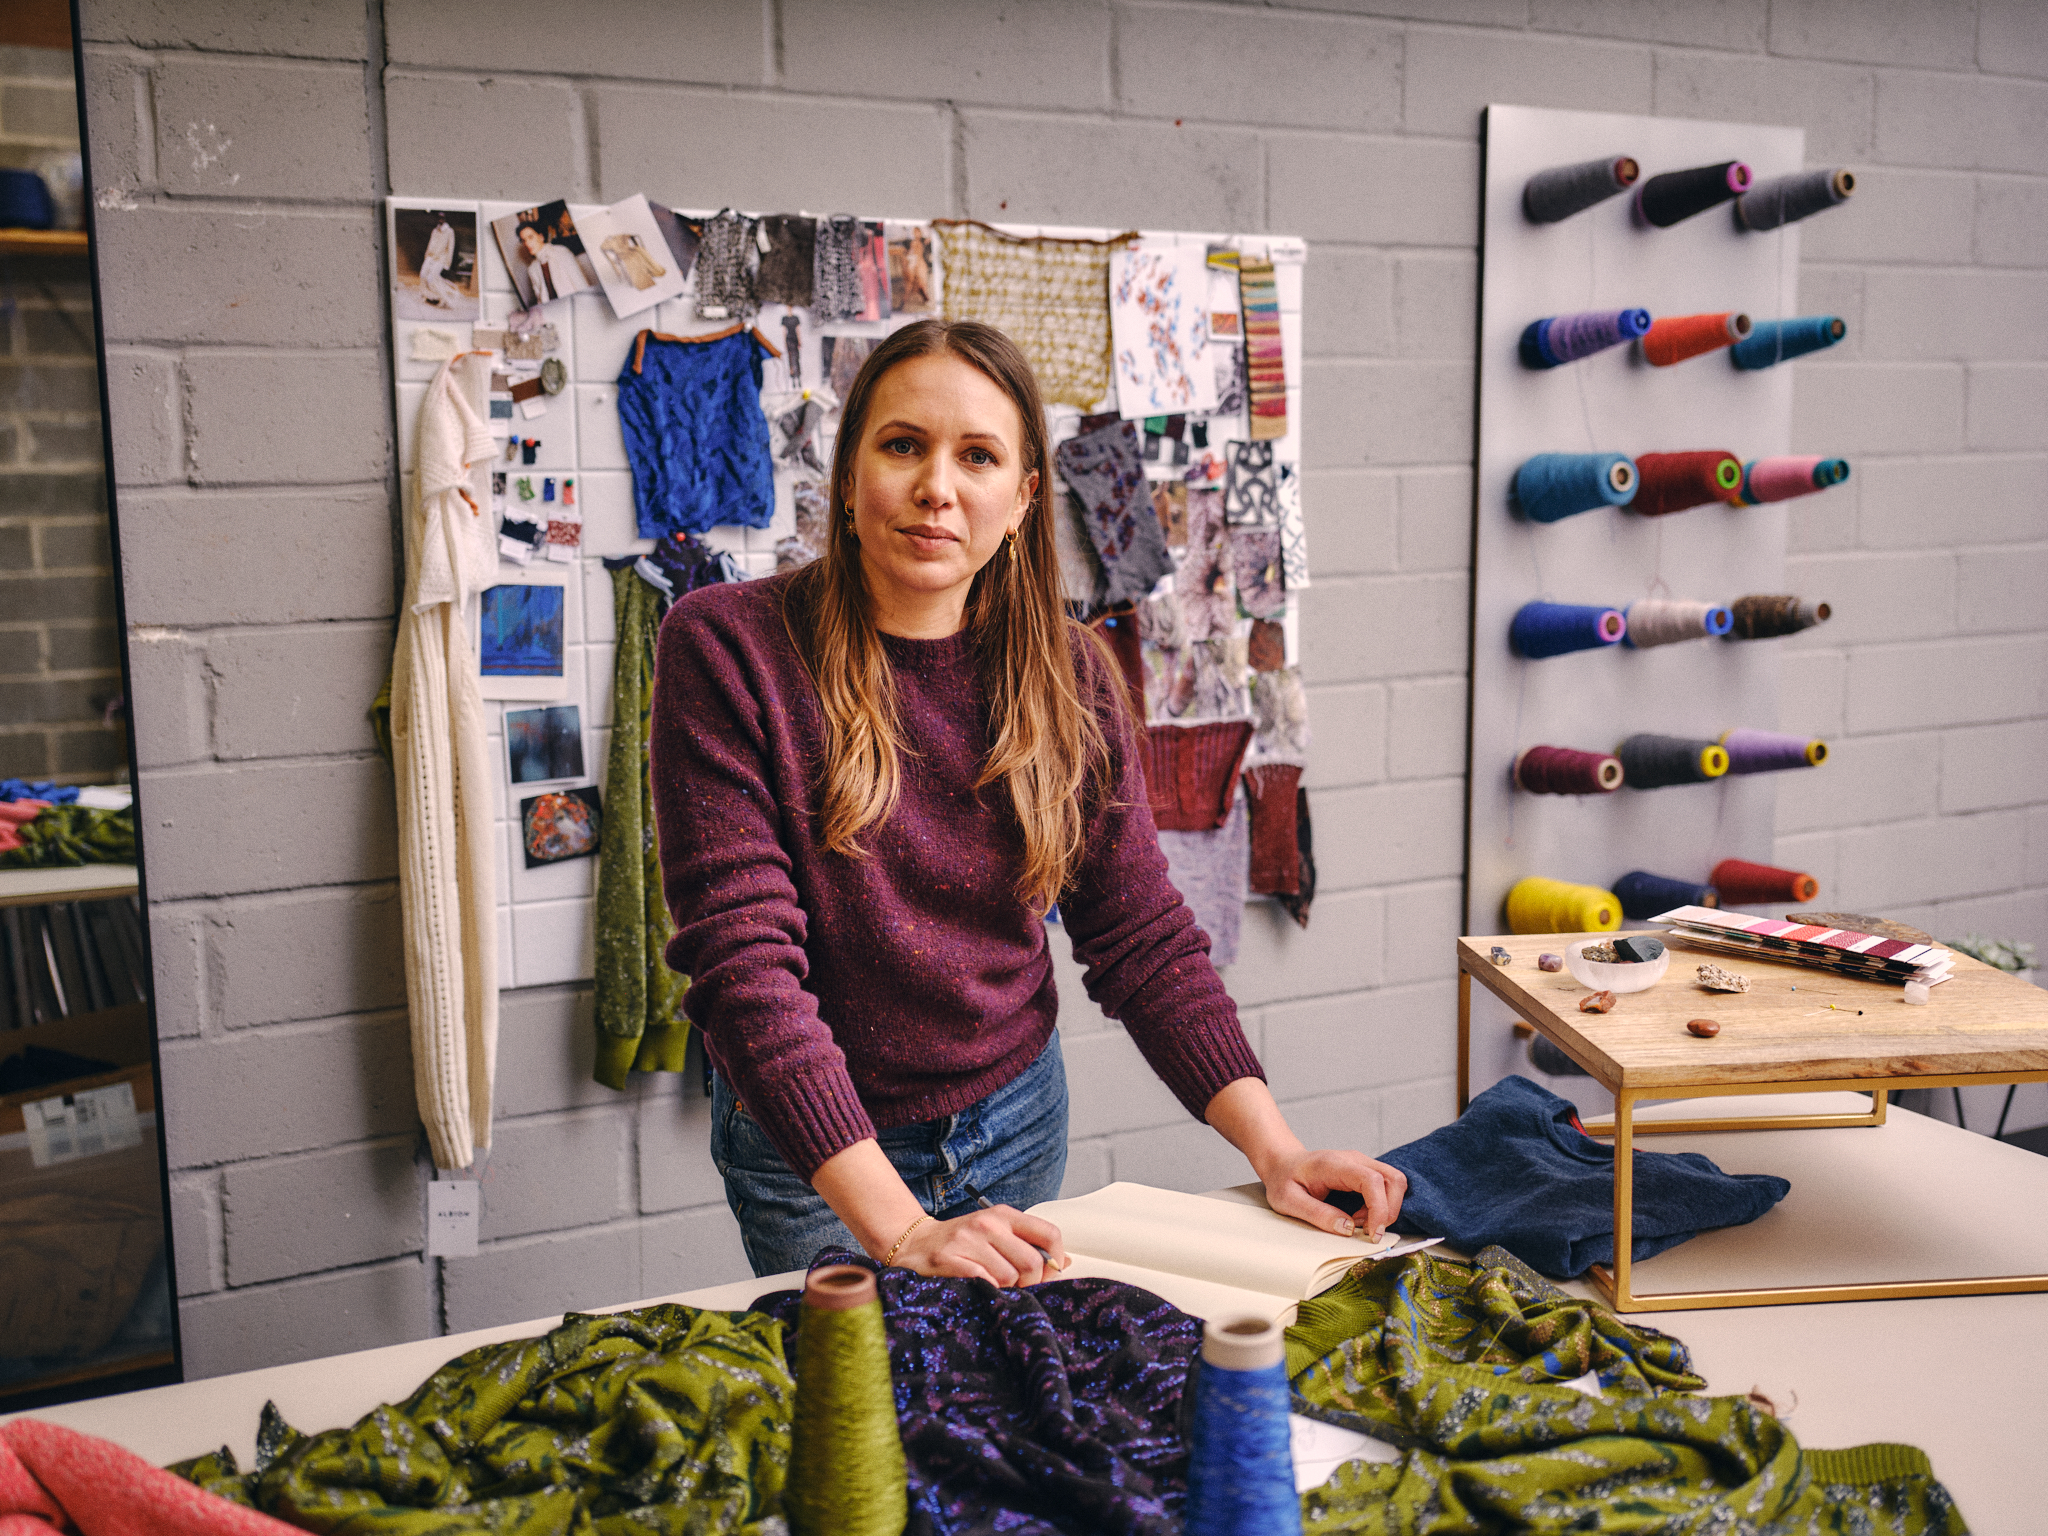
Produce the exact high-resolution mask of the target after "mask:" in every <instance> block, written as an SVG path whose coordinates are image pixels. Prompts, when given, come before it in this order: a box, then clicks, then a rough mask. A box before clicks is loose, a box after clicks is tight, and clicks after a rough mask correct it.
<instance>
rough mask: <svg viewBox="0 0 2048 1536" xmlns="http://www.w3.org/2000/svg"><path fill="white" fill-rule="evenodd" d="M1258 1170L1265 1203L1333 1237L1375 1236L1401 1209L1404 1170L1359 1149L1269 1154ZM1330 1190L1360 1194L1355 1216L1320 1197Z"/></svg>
mask: <svg viewBox="0 0 2048 1536" xmlns="http://www.w3.org/2000/svg"><path fill="white" fill-rule="evenodd" d="M1263 1173H1264V1183H1265V1186H1266V1203H1267V1204H1268V1205H1270V1206H1271V1207H1272V1208H1273V1209H1274V1210H1276V1211H1278V1212H1280V1214H1281V1215H1283V1216H1295V1217H1299V1218H1300V1219H1301V1220H1303V1221H1305V1222H1307V1223H1308V1224H1309V1225H1310V1226H1312V1227H1317V1228H1320V1229H1321V1230H1322V1231H1325V1232H1334V1233H1336V1234H1337V1236H1339V1237H1360V1238H1374V1239H1377V1238H1378V1237H1379V1236H1380V1234H1382V1233H1383V1232H1385V1231H1386V1229H1387V1226H1388V1224H1389V1223H1391V1222H1392V1221H1393V1220H1394V1218H1395V1217H1397V1216H1399V1215H1400V1214H1401V1197H1402V1196H1403V1195H1404V1194H1406V1193H1407V1192H1408V1178H1407V1175H1405V1174H1404V1173H1402V1172H1401V1170H1400V1169H1398V1168H1390V1167H1388V1166H1387V1165H1386V1164H1385V1163H1376V1162H1374V1161H1373V1160H1372V1159H1371V1158H1369V1157H1367V1156H1366V1155H1365V1154H1364V1153H1363V1152H1311V1151H1307V1150H1303V1151H1299V1152H1294V1153H1291V1154H1286V1155H1283V1156H1281V1157H1277V1158H1274V1159H1273V1160H1272V1161H1271V1162H1269V1163H1268V1164H1267V1166H1266V1167H1265V1169H1264V1170H1263ZM1336 1190H1350V1191H1352V1192H1353V1193H1354V1194H1357V1195H1359V1196H1360V1197H1362V1198H1363V1199H1364V1201H1365V1204H1364V1205H1362V1206H1360V1207H1359V1210H1358V1214H1357V1215H1356V1216H1355V1217H1354V1216H1347V1215H1345V1214H1344V1212H1343V1211H1342V1210H1340V1209H1339V1208H1338V1207H1336V1206H1334V1205H1331V1204H1330V1203H1329V1202H1328V1201H1327V1200H1325V1199H1324V1196H1326V1195H1328V1194H1330V1193H1332V1192H1333V1191H1336Z"/></svg>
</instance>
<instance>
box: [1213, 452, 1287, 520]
mask: <svg viewBox="0 0 2048 1536" xmlns="http://www.w3.org/2000/svg"><path fill="white" fill-rule="evenodd" d="M1225 453H1226V455H1227V457H1228V458H1229V461H1230V470H1229V477H1228V478H1227V479H1226V480H1225V481H1224V483H1223V517H1224V520H1225V521H1226V522H1228V523H1229V524H1231V526H1233V527H1245V526H1250V525H1258V526H1263V525H1265V524H1268V523H1277V522H1279V521H1280V476H1279V471H1278V469H1277V468H1276V467H1275V465H1274V463H1273V445H1272V444H1271V443H1232V444H1230V446H1229V447H1228V448H1227V449H1226V450H1225Z"/></svg>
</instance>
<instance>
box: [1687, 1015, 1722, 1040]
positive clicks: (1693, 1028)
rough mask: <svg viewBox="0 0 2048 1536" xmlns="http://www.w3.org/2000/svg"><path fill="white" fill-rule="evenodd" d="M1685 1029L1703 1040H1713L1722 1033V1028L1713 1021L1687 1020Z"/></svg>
mask: <svg viewBox="0 0 2048 1536" xmlns="http://www.w3.org/2000/svg"><path fill="white" fill-rule="evenodd" d="M1685 1027H1686V1030H1687V1031H1688V1032H1689V1033H1691V1034H1695V1035H1698V1036H1699V1037H1700V1038H1701V1039H1702V1040H1711V1039H1713V1038H1714V1036H1716V1035H1718V1034H1719V1033H1721V1026H1720V1025H1718V1024H1716V1023H1715V1022H1714V1021H1713V1020H1712V1019H1687V1020H1686V1021H1685Z"/></svg>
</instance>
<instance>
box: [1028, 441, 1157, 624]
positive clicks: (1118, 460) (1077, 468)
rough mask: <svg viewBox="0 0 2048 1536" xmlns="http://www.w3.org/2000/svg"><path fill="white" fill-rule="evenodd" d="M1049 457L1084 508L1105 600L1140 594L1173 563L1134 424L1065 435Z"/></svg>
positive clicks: (1126, 599) (1134, 598)
mask: <svg viewBox="0 0 2048 1536" xmlns="http://www.w3.org/2000/svg"><path fill="white" fill-rule="evenodd" d="M1053 458H1054V460H1055V462H1056V463H1057V464H1058V465H1059V471H1060V477H1061V478H1062V479H1063V480H1065V481H1066V482H1067V486H1068V488H1069V489H1070V490H1072V491H1073V493H1074V494H1075V495H1076V496H1078V497H1079V498H1080V500H1081V505H1082V506H1083V507H1084V508H1086V509H1087V513H1088V533H1089V537H1090V538H1091V539H1093V540H1094V543H1095V552H1096V554H1097V555H1098V556H1100V557H1101V560H1102V566H1103V572H1104V574H1105V575H1106V576H1107V577H1108V580H1109V590H1108V592H1107V594H1106V598H1107V601H1109V602H1111V603H1120V602H1125V601H1136V600H1137V599H1139V598H1142V597H1144V596H1145V595H1146V594H1147V593H1149V592H1150V591H1151V590H1152V588H1153V587H1154V586H1156V585H1158V582H1159V578H1160V577H1161V576H1164V575H1165V574H1166V573H1167V571H1168V570H1169V569H1171V565H1170V563H1169V561H1168V560H1167V557H1166V539H1165V536H1164V535H1163V534H1161V533H1160V531H1159V519H1158V517H1157V516H1156V515H1155V514H1154V513H1153V511H1152V504H1151V498H1150V496H1149V494H1148V492H1147V490H1146V486H1145V464H1144V460H1143V459H1141V458H1140V457H1139V454H1138V433H1137V429H1136V428H1135V427H1134V426H1133V425H1132V424H1131V423H1130V422H1128V421H1119V422H1117V423H1115V424H1114V425H1112V426H1107V427H1102V428H1099V429H1098V430H1096V431H1094V432H1090V433H1087V434H1086V435H1084V436H1081V437H1072V438H1068V439H1067V441H1065V442H1064V443H1061V444H1060V446H1059V448H1058V449H1057V450H1056V451H1055V452H1054V454H1053Z"/></svg>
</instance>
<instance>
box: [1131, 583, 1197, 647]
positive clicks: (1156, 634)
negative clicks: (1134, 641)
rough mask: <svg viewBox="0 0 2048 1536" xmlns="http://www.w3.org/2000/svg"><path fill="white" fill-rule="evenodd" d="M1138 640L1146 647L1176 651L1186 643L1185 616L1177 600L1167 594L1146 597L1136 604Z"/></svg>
mask: <svg viewBox="0 0 2048 1536" xmlns="http://www.w3.org/2000/svg"><path fill="white" fill-rule="evenodd" d="M1138 638H1139V639H1141V640H1143V641H1144V642H1145V643H1146V644H1148V645H1156V646H1160V647H1163V648H1164V649H1167V650H1178V649H1179V648H1180V647H1181V646H1184V645H1186V644H1187V643H1188V631H1187V622H1186V617H1185V615H1184V614H1183V613H1182V612H1181V606H1180V600H1179V598H1177V597H1175V596H1173V595H1171V594H1168V595H1166V596H1164V597H1148V598H1146V599H1145V601H1144V602H1142V603H1140V604H1138Z"/></svg>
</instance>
